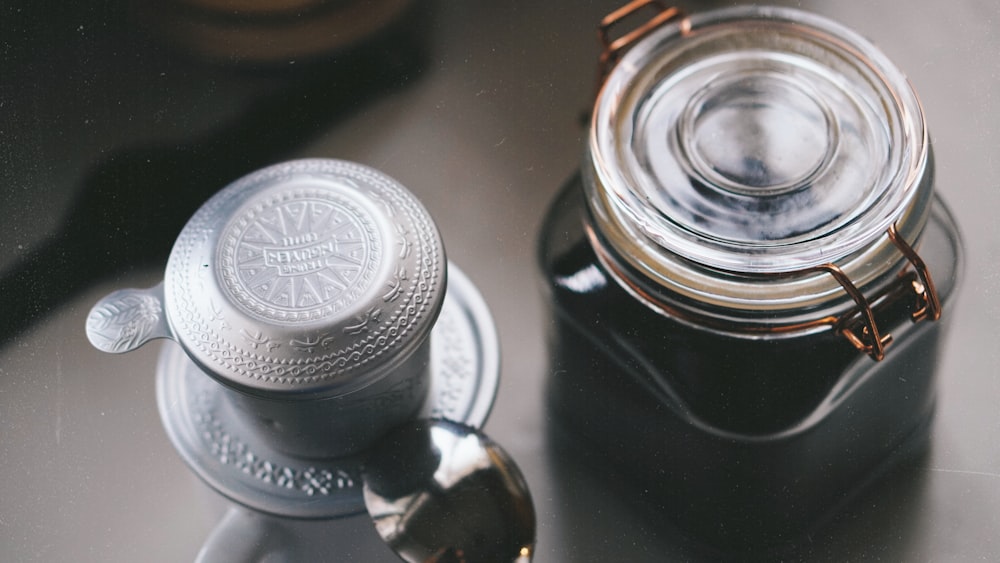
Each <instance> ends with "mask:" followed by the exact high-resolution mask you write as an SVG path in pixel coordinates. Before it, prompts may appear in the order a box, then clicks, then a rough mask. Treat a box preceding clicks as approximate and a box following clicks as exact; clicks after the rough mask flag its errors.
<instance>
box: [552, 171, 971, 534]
mask: <svg viewBox="0 0 1000 563" xmlns="http://www.w3.org/2000/svg"><path fill="white" fill-rule="evenodd" d="M582 194H583V190H582V186H581V185H580V180H579V178H575V179H574V180H573V181H571V182H570V185H569V186H567V187H566V189H565V190H564V191H563V192H562V194H561V195H560V197H559V198H558V200H557V201H556V202H555V204H554V205H553V208H552V210H551V211H550V214H549V217H548V218H547V220H546V223H545V226H544V228H543V232H542V239H541V247H540V260H541V266H542V270H543V273H544V276H545V281H546V287H547V289H548V291H549V292H550V295H549V302H550V304H551V314H552V322H551V323H550V325H549V326H550V327H551V332H550V335H549V343H550V359H551V360H550V361H551V364H550V366H549V367H550V369H549V373H550V379H549V389H548V391H549V404H550V408H551V409H552V411H553V413H554V415H555V417H554V418H555V421H556V424H558V425H559V426H560V427H561V429H563V430H565V432H562V431H561V432H560V434H563V435H569V436H571V438H570V439H571V440H574V441H575V442H576V445H577V446H580V447H583V448H585V449H589V450H590V451H592V452H593V453H594V455H592V456H590V458H589V459H590V463H592V464H593V469H594V470H595V471H606V466H603V464H606V463H610V464H612V466H614V468H615V469H614V470H615V472H616V473H619V474H622V475H624V478H626V479H629V480H631V481H633V482H634V484H635V485H636V486H635V490H636V491H637V495H642V496H644V498H645V499H646V501H647V502H648V499H649V498H650V496H652V498H654V499H655V503H656V504H657V505H658V506H660V507H662V510H663V511H664V512H666V513H668V514H669V515H670V516H671V517H672V518H673V520H674V521H675V522H676V523H677V524H678V525H679V526H680V527H681V528H682V529H685V530H687V531H688V532H691V533H693V534H695V535H696V536H698V537H699V538H701V540H702V541H705V542H707V543H708V544H710V545H712V546H716V547H720V548H722V549H725V550H743V549H751V548H760V547H761V546H764V547H771V546H780V545H782V544H787V543H792V542H794V541H796V540H797V539H798V538H800V537H801V536H802V535H804V534H805V533H807V532H809V531H810V530H812V529H813V528H814V527H815V526H817V525H819V524H820V523H821V522H823V521H824V520H825V519H826V518H828V517H830V516H831V515H832V514H833V513H834V512H835V511H836V509H837V508H838V507H839V506H842V505H843V503H844V502H845V501H846V500H847V499H849V498H850V497H851V496H852V495H854V494H856V493H857V492H859V491H860V490H862V489H864V488H865V485H866V484H868V483H870V482H872V481H873V479H874V478H875V477H877V476H878V475H879V474H881V473H883V472H884V471H885V470H887V469H889V468H890V467H891V466H892V465H894V464H895V463H896V462H897V461H898V460H899V459H902V458H904V457H907V456H908V455H910V454H913V453H919V452H920V451H922V449H924V446H925V445H926V443H927V435H928V428H929V424H928V422H929V420H930V419H931V416H932V413H933V408H934V385H933V379H934V366H935V363H936V358H937V353H938V348H939V346H938V343H939V341H940V333H941V328H942V325H941V323H940V322H938V323H930V322H921V323H918V324H914V323H912V322H911V321H910V320H909V316H910V313H911V312H912V303H911V302H910V301H909V300H905V301H906V302H905V303H902V302H901V303H899V304H898V305H894V306H890V307H887V308H886V309H885V310H884V311H881V312H880V319H879V324H880V327H884V328H885V329H888V330H889V331H891V332H892V333H893V336H894V337H895V341H894V343H893V344H892V345H891V346H890V347H889V349H888V350H887V357H886V359H885V360H884V361H882V362H875V361H874V360H872V359H871V358H869V357H868V356H867V355H865V354H863V353H861V352H859V351H858V350H856V349H855V348H854V347H853V346H852V345H851V344H850V343H849V342H848V341H847V340H846V339H845V338H844V337H843V336H842V335H840V334H838V333H837V332H835V331H833V330H825V331H822V332H819V333H815V334H811V335H804V336H797V337H790V338H774V339H763V340H750V339H746V338H738V337H732V336H724V335H720V334H716V333H712V332H709V331H707V330H700V329H696V328H692V327H691V326H688V325H683V324H680V323H679V322H677V321H676V320H674V319H672V318H670V317H668V316H665V315H663V314H661V313H659V312H656V311H654V310H651V309H650V308H648V307H647V306H646V305H645V304H643V303H641V302H639V301H638V300H636V299H635V298H634V297H633V296H632V295H630V294H629V293H627V292H626V291H625V290H624V289H622V287H621V286H619V285H618V283H617V282H616V281H615V280H614V279H613V278H612V277H611V276H610V275H609V274H608V273H607V271H606V270H605V269H604V267H603V266H602V264H601V263H600V262H599V261H598V259H597V258H596V256H595V254H594V252H593V250H592V248H591V246H590V243H589V241H588V240H587V239H586V237H585V235H584V230H583V225H584V221H586V220H587V219H586V213H585V210H584V205H585V204H584V202H583V195H582ZM938 215H939V216H940V215H944V216H945V219H943V220H938V224H941V223H942V221H944V222H945V223H946V222H947V216H946V215H947V214H946V212H944V211H943V209H942V210H940V211H939V213H938ZM933 222H934V221H933V220H932V223H933ZM929 230H934V231H935V233H936V234H932V235H928V236H931V237H933V236H936V237H937V238H938V239H945V240H943V241H938V242H943V244H939V243H931V244H925V245H924V246H925V247H928V246H929V247H931V249H932V250H934V249H936V248H938V247H940V248H941V249H944V250H943V251H940V252H936V253H937V254H941V255H942V260H943V261H944V262H946V264H941V263H939V262H941V261H942V260H937V261H936V262H938V263H932V264H930V265H931V267H932V271H934V266H939V268H938V269H940V270H941V272H943V273H945V274H949V275H951V276H952V278H949V279H948V280H945V282H946V283H944V284H941V283H939V290H941V288H942V285H943V286H944V290H943V291H939V293H942V298H946V297H947V295H945V293H950V292H951V289H952V288H953V287H954V276H957V271H958V268H957V263H958V256H957V234H956V235H953V236H952V237H951V238H950V239H949V238H948V237H947V236H945V235H948V234H949V233H947V229H946V228H943V227H941V226H940V225H939V226H938V227H937V228H936V230H935V229H929ZM928 236H925V238H928ZM926 242H927V241H925V243H926ZM949 242H950V243H951V245H949V244H947V243H949ZM949 254H950V256H949ZM924 258H925V260H927V261H928V262H929V263H930V262H931V260H928V258H927V256H926V255H925V257H924Z"/></svg>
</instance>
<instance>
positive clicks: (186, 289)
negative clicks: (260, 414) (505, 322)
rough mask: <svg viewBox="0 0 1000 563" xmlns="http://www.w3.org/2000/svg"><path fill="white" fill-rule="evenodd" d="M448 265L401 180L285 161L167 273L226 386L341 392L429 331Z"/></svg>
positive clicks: (369, 379)
mask: <svg viewBox="0 0 1000 563" xmlns="http://www.w3.org/2000/svg"><path fill="white" fill-rule="evenodd" d="M445 266H446V260H445V255H444V249H443V245H442V243H441V240H440V237H439V234H438V232H437V229H436V227H435V226H434V224H433V221H432V219H431V218H430V216H429V214H428V213H427V211H426V210H425V209H424V208H423V206H422V205H421V204H420V203H419V202H418V201H417V200H416V198H414V197H413V195H412V194H411V193H410V192H409V191H407V190H406V188H404V187H403V186H401V185H400V184H399V183H398V182H396V181H395V180H393V179H392V178H389V177H388V176H386V175H384V174H382V173H381V172H378V171H376V170H373V169H371V168H368V167H365V166H362V165H358V164H354V163H350V162H346V161H340V160H320V159H312V160H299V161H292V162H287V163H283V164H279V165H275V166H272V167H269V168H265V169H263V170H260V171H258V172H255V173H253V174H250V175H248V176H246V177H244V178H242V179H240V180H237V181H236V182H234V183H232V184H231V185H229V186H228V187H226V188H225V189H223V190H222V191H221V192H219V193H218V194H216V195H215V196H214V197H213V198H212V199H210V200H209V201H208V202H206V203H205V205H203V206H202V208H201V209H200V210H199V211H198V212H197V213H196V214H195V215H194V216H193V217H192V218H191V220H190V221H189V222H188V224H187V226H185V228H184V230H183V231H182V232H181V234H180V236H179V237H178V239H177V242H176V244H175V245H174V249H173V251H172V253H171V255H170V259H169V262H168V263H167V272H166V276H165V280H164V285H165V287H164V290H165V291H164V294H165V307H166V310H167V316H168V318H169V320H170V324H171V329H172V331H173V332H174V334H175V336H176V338H177V340H178V341H179V342H180V343H181V344H182V345H183V346H184V348H185V349H186V350H187V352H188V354H189V355H190V356H191V357H192V358H193V359H194V360H195V361H196V362H197V363H198V364H199V365H200V366H201V367H202V368H203V369H204V370H205V371H206V372H208V373H209V374H211V375H213V376H214V377H216V379H219V380H220V381H221V382H223V383H225V384H227V385H229V386H232V387H236V388H238V389H240V390H243V391H246V392H250V393H254V394H264V395H270V394H279V395H286V394H292V395H301V396H303V397H309V398H314V397H317V396H338V395H343V394H346V393H350V392H352V391H355V390H357V389H360V388H363V387H365V386H367V385H369V384H371V383H373V382H374V381H376V380H378V379H379V378H380V377H381V376H383V375H384V374H386V373H387V372H388V371H391V370H392V369H393V367H395V366H397V365H399V364H400V363H402V362H403V361H404V360H405V359H406V358H408V357H409V356H410V355H411V354H412V353H413V351H414V350H416V349H417V348H418V347H419V346H420V345H421V344H422V343H423V342H424V341H425V340H426V338H427V336H428V333H429V331H430V329H431V327H432V325H433V324H434V320H435V319H436V317H437V314H438V312H439V310H440V307H441V303H442V300H443V298H444V288H445V275H446V274H445Z"/></svg>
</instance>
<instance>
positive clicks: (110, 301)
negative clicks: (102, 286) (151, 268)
mask: <svg viewBox="0 0 1000 563" xmlns="http://www.w3.org/2000/svg"><path fill="white" fill-rule="evenodd" d="M155 338H174V335H173V332H172V331H171V330H170V325H169V324H168V323H167V316H166V314H164V311H163V284H162V283H160V284H158V285H157V286H155V287H151V288H149V289H121V290H118V291H115V292H113V293H110V294H108V295H107V296H106V297H104V298H103V299H101V300H100V301H98V302H97V304H96V305H94V308H93V309H91V310H90V314H89V315H87V339H88V340H90V343H91V344H93V345H94V347H95V348H97V349H98V350H101V351H102V352H108V353H111V354H120V353H122V352H131V351H132V350H135V349H136V348H139V347H140V346H142V345H143V344H145V343H147V342H149V341H150V340H153V339H155Z"/></svg>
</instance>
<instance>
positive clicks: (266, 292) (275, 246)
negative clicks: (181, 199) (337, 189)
mask: <svg viewBox="0 0 1000 563" xmlns="http://www.w3.org/2000/svg"><path fill="white" fill-rule="evenodd" d="M222 245H223V246H222V257H223V260H222V263H221V268H222V279H223V283H224V286H225V288H226V289H227V290H228V292H229V294H230V295H231V296H232V298H233V299H234V301H236V302H238V303H239V304H241V305H243V306H244V307H246V308H247V309H248V310H249V311H251V312H253V313H256V314H257V315H260V316H262V317H264V318H265V319H267V320H271V321H298V320H303V319H307V320H315V319H318V318H323V317H326V316H329V315H333V314H336V313H337V312H339V311H341V310H342V309H343V308H344V307H346V306H349V305H351V304H352V303H354V302H355V301H357V299H358V298H359V296H360V295H361V294H362V293H364V291H365V290H367V289H368V287H369V285H370V284H371V280H372V277H373V276H374V272H375V270H376V269H377V267H378V262H379V260H380V248H381V246H382V243H381V237H380V235H379V232H378V230H377V229H376V228H375V227H374V225H373V222H372V220H371V218H370V217H369V216H368V214H367V213H366V212H365V211H363V210H362V209H361V208H359V207H357V206H355V205H351V204H350V203H348V202H347V201H345V200H341V199H338V198H337V197H336V196H335V195H333V194H331V193H329V192H325V191H322V190H289V191H286V192H280V193H278V194H276V195H273V196H270V197H267V198H266V199H264V200H263V201H260V202H257V203H256V204H255V205H252V206H250V208H249V209H247V210H246V211H245V212H244V213H243V215H242V216H240V217H238V218H237V219H236V220H235V221H233V222H232V223H231V224H230V225H229V226H228V227H227V230H226V232H225V234H224V235H223V237H222Z"/></svg>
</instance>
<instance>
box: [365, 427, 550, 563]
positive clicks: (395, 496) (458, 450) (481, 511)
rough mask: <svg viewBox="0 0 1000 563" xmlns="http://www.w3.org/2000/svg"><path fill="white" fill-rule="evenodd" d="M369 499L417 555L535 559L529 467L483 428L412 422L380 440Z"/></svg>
mask: <svg viewBox="0 0 1000 563" xmlns="http://www.w3.org/2000/svg"><path fill="white" fill-rule="evenodd" d="M363 480H364V499H365V506H366V507H367V508H368V512H369V514H370V515H371V517H372V521H373V522H374V524H375V528H376V530H377V531H378V533H379V535H381V536H382V539H384V540H385V542H386V544H388V545H389V547H391V548H392V549H393V550H394V551H395V552H396V553H397V554H398V555H399V556H400V557H401V558H402V559H403V560H404V561H408V562H410V563H417V562H420V563H445V562H455V563H458V562H462V563H477V562H490V563H496V562H501V561H512V562H528V561H530V560H531V557H532V554H533V551H534V543H535V510H534V506H533V504H532V501H531V495H530V493H529V491H528V486H527V483H526V482H525V480H524V477H523V476H522V475H521V471H520V470H519V469H518V467H517V465H516V464H515V463H514V461H513V460H512V459H511V457H510V456H509V455H507V453H506V452H505V451H504V450H503V449H501V448H500V447H499V446H498V445H497V444H496V443H495V442H493V441H492V440H491V439H489V438H488V437H487V436H485V435H484V434H482V433H481V432H479V431H478V430H476V429H474V428H471V427H469V426H465V425H463V424H459V423H456V422H451V421H447V420H417V421H414V422H411V423H407V424H405V425H403V426H401V427H399V428H397V429H396V430H394V431H392V432H391V433H390V434H389V435H388V436H386V437H385V438H383V439H382V440H380V441H379V443H378V445H377V446H376V447H375V449H374V450H373V451H372V453H371V455H370V457H369V458H368V462H367V464H366V466H365V470H364V472H363Z"/></svg>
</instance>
